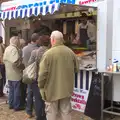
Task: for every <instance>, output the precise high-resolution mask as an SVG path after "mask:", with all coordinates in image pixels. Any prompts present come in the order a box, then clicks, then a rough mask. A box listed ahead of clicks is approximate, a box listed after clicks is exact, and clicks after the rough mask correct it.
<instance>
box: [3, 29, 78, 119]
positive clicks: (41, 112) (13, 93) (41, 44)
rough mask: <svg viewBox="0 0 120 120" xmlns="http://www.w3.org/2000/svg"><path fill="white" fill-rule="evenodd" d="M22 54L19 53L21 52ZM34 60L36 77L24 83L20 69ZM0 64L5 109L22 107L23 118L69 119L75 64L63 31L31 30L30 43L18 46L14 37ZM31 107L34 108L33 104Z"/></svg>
mask: <svg viewBox="0 0 120 120" xmlns="http://www.w3.org/2000/svg"><path fill="white" fill-rule="evenodd" d="M21 53H22V54H21ZM34 62H36V64H37V69H36V79H35V80H34V81H33V82H32V83H30V84H27V85H26V84H24V83H23V81H22V79H23V70H24V69H25V68H26V67H28V66H29V65H31V64H32V63H34ZM3 63H4V64H5V69H6V79H7V80H8V84H9V99H8V100H9V108H10V109H14V110H15V111H19V110H23V109H26V114H27V118H31V117H33V108H35V113H36V120H58V117H59V118H60V120H71V103H70V99H71V95H72V92H73V88H74V76H75V73H76V72H78V69H79V65H78V60H77V58H76V55H75V54H74V53H73V51H72V50H71V49H69V48H68V47H66V46H65V45H64V39H63V34H62V33H61V32H60V31H53V32H52V33H51V35H48V34H43V33H42V34H41V33H40V32H37V33H33V34H32V36H31V42H30V43H29V44H28V45H27V46H25V47H21V44H20V39H19V37H18V36H13V37H12V38H11V39H10V45H9V46H8V47H7V48H6V49H5V52H4V55H3ZM33 106H34V107H33Z"/></svg>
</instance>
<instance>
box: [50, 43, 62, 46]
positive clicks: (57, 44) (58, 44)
mask: <svg viewBox="0 0 120 120" xmlns="http://www.w3.org/2000/svg"><path fill="white" fill-rule="evenodd" d="M60 45H64V44H63V43H56V44H55V45H53V46H52V47H57V46H60Z"/></svg>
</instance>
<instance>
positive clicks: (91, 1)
mask: <svg viewBox="0 0 120 120" xmlns="http://www.w3.org/2000/svg"><path fill="white" fill-rule="evenodd" d="M96 1H97V0H80V1H79V4H80V5H84V4H90V3H93V2H96Z"/></svg>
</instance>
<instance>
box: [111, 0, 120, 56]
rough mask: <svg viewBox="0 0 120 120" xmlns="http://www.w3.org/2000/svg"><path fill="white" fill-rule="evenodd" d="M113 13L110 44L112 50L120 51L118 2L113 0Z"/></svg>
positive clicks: (119, 4) (119, 12)
mask: <svg viewBox="0 0 120 120" xmlns="http://www.w3.org/2000/svg"><path fill="white" fill-rule="evenodd" d="M113 13H114V14H113V42H112V44H113V48H112V50H113V51H120V0H114V9H113ZM119 56H120V55H119ZM113 57H114V56H113Z"/></svg>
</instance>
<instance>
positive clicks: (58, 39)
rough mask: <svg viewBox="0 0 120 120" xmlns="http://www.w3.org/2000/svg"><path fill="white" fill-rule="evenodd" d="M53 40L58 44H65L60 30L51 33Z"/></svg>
mask: <svg viewBox="0 0 120 120" xmlns="http://www.w3.org/2000/svg"><path fill="white" fill-rule="evenodd" d="M51 39H54V40H56V42H57V43H63V42H64V39H63V34H62V33H61V32H60V31H58V30H56V31H53V32H52V33H51Z"/></svg>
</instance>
